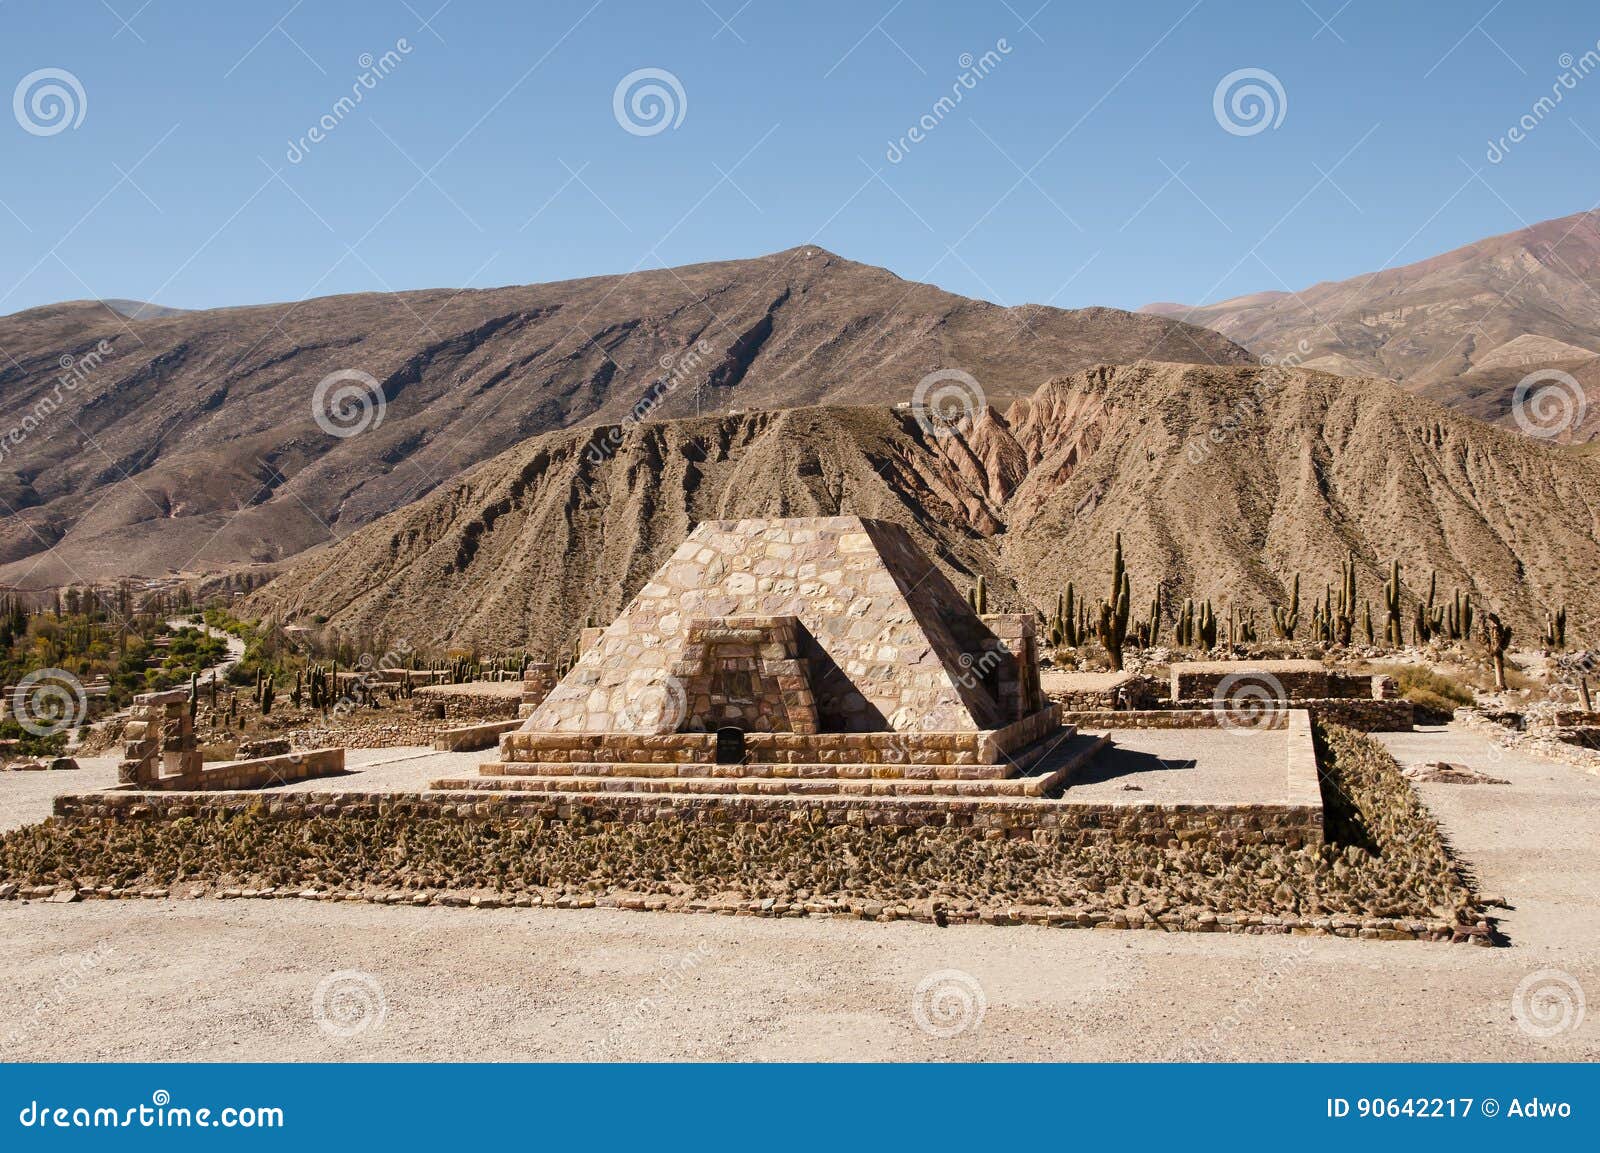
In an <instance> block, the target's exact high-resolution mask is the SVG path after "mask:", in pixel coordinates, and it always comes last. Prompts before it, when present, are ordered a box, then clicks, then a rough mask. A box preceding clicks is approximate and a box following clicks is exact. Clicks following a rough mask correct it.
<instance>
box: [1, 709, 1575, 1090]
mask: <svg viewBox="0 0 1600 1153" xmlns="http://www.w3.org/2000/svg"><path fill="white" fill-rule="evenodd" d="M1386 742H1387V743H1388V744H1389V745H1390V747H1391V748H1393V749H1394V750H1395V752H1396V754H1397V755H1398V756H1399V758H1400V760H1401V762H1402V763H1403V764H1404V763H1409V762H1410V761H1413V760H1423V759H1427V760H1437V759H1449V760H1458V761H1466V762H1467V763H1469V764H1473V765H1475V766H1476V767H1480V768H1483V769H1484V770H1485V771H1489V772H1492V773H1494V775H1497V776H1500V777H1504V778H1507V779H1508V780H1510V781H1511V782H1512V783H1511V784H1509V785H1467V786H1462V785H1423V786H1422V787H1421V789H1422V794H1423V796H1424V797H1425V799H1426V800H1427V802H1428V804H1429V805H1430V806H1431V807H1433V808H1434V809H1435V811H1436V812H1438V813H1439V814H1440V816H1441V818H1442V819H1443V821H1444V824H1445V826H1446V829H1447V831H1448V832H1449V834H1450V836H1451V839H1452V841H1453V843H1454V845H1455V847H1456V849H1457V851H1458V852H1459V853H1460V854H1461V855H1462V856H1463V857H1464V858H1465V859H1466V860H1467V861H1468V862H1469V863H1471V864H1472V865H1473V866H1474V867H1475V868H1476V869H1477V870H1478V871H1479V873H1480V876H1481V879H1482V882H1483V885H1484V887H1485V888H1486V889H1489V890H1498V891H1500V892H1502V893H1504V894H1505V895H1506V896H1507V897H1508V899H1510V900H1511V901H1512V902H1513V903H1514V904H1515V905H1516V906H1517V907H1516V909H1515V910H1513V911H1510V912H1508V913H1507V914H1506V926H1507V929H1508V931H1509V932H1510V933H1511V936H1512V939H1513V942H1514V943H1513V945H1512V946H1511V947H1509V948H1504V949H1483V948H1475V947H1470V946H1456V947H1451V946H1443V945H1432V944H1413V943H1405V942H1363V941H1348V940H1339V939H1322V938H1283V937H1270V938H1269V937H1241V936H1225V935H1215V936H1201V935H1193V934H1163V933H1159V932H1153V931H1138V932H1120V931H1104V932H1102V931H1088V930H1050V929H1034V928H994V927H984V926H960V927H954V928H949V929H938V928H936V927H933V926H927V925H917V924H910V923H896V924H884V925H880V924H862V923H859V922H853V921H822V920H781V921H771V920H761V919H755V918H743V917H740V918H732V917H720V916H692V915H674V914H663V913H624V912H613V911H607V910H586V911H577V910H572V911H564V910H511V909H506V910H493V911H477V910H471V909H449V908H397V907H383V906H373V905H364V904H356V903H339V904H329V903H323V902H311V901H302V900H283V901H270V902H267V901H214V900H196V901H140V902H85V903H79V904H73V905H51V904H28V905H24V904H21V903H19V902H15V901H11V902H0V966H3V967H4V969H5V971H6V972H7V973H8V975H9V977H10V980H9V981H8V986H7V989H6V991H5V992H4V993H0V1057H5V1058H9V1059H18V1058H24V1057H27V1058H38V1059H46V1060H49V1059H163V1058H166V1059H182V1058H197V1059H224V1060H246V1059H249V1060H272V1059H345V1058H348V1059H391V1060H397V1059H416V1060H434V1059H483V1060H516V1059H530V1058H570V1059H584V1058H599V1057H607V1056H616V1057H626V1058H657V1059H666V1060H679V1059H697V1058H698V1059H737V1060H743V1059H789V1058H795V1059H802V1058H820V1059H866V1060H870V1059H879V1058H882V1059H896V1060H899V1059H905V1060H944V1059H961V1060H968V1059H1039V1060H1061V1059H1094V1060H1105V1059H1110V1060H1116V1059H1155V1060H1159V1059H1162V1058H1166V1057H1170V1056H1191V1057H1205V1058H1209V1059H1223V1060H1227V1059H1251V1060H1263V1059H1320V1060H1447V1059H1455V1060H1475V1061H1476V1060H1492V1059H1506V1060H1545V1059H1551V1060H1590V1061H1592V1060H1597V1059H1600V1022H1597V1020H1596V1016H1597V1014H1600V1008H1597V1007H1595V1006H1592V1005H1590V1006H1586V1011H1585V1014H1584V1017H1583V1020H1582V1023H1581V1024H1577V1025H1576V1026H1575V1027H1573V1022H1574V1021H1575V1020H1576V1016H1577V1014H1576V1003H1575V1002H1573V1003H1571V1004H1572V1010H1573V1011H1572V1012H1570V1013H1568V1014H1567V1017H1566V1020H1567V1022H1568V1027H1567V1028H1565V1029H1560V1030H1558V1031H1555V1032H1552V1033H1550V1034H1549V1035H1547V1036H1541V1035H1537V1033H1538V1032H1539V1029H1538V1026H1540V1025H1541V1024H1544V1023H1546V1022H1548V1023H1550V1024H1559V1023H1560V1021H1561V1014H1560V1012H1559V1004H1558V1003H1556V1002H1554V1001H1550V1000H1548V999H1547V1000H1540V999H1539V998H1538V997H1535V996H1532V995H1531V994H1525V996H1524V1002H1523V1003H1524V1006H1525V1007H1532V1009H1533V1013H1532V1014H1529V1013H1525V1014H1524V1021H1526V1022H1527V1023H1528V1025H1531V1026H1532V1028H1530V1027H1526V1026H1525V1025H1524V1024H1523V1023H1519V1020H1518V1018H1517V1016H1516V1014H1515V1012H1514V1008H1513V1003H1514V1000H1515V998H1516V994H1517V990H1518V988H1519V986H1522V987H1523V988H1524V989H1525V990H1531V989H1535V988H1536V989H1538V990H1542V991H1544V992H1545V993H1546V994H1548V995H1551V996H1557V995H1559V994H1560V993H1561V992H1562V991H1564V990H1565V991H1568V992H1569V994H1570V993H1572V992H1573V991H1575V990H1577V989H1581V990H1583V991H1584V993H1585V994H1586V995H1587V997H1588V998H1589V999H1591V1000H1592V999H1593V998H1594V997H1595V996H1597V995H1600V932H1597V931H1596V930H1597V928H1600V921H1597V918H1600V899H1597V896H1596V893H1595V882H1596V878H1597V859H1600V781H1597V780H1596V779H1595V778H1594V777H1591V776H1588V775H1587V774H1584V773H1582V772H1581V771H1579V770H1577V769H1573V768H1569V767H1567V766H1563V765H1559V764H1552V763H1546V762H1543V761H1534V760H1532V759H1531V758H1517V757H1515V756H1513V755H1512V754H1509V753H1505V752H1504V751H1501V753H1500V756H1499V759H1498V760H1496V759H1494V757H1493V754H1491V753H1489V752H1488V751H1487V750H1488V748H1489V746H1488V745H1487V744H1486V743H1485V742H1483V741H1482V740H1481V739H1479V738H1474V737H1472V736H1470V735H1466V734H1462V733H1460V732H1456V731H1453V730H1445V731H1435V732H1428V733H1419V734H1414V735H1396V736H1395V737H1392V738H1386ZM397 767H398V766H397ZM1551 971H1554V973H1555V975H1554V976H1552V975H1551ZM1540 974H1543V975H1542V976H1541V975H1540ZM925 982H926V983H927V991H926V992H924V993H923V994H922V995H921V996H920V997H919V994H918V987H919V985H922V984H924V983H925ZM1564 982H1572V983H1573V984H1570V985H1569V984H1566V983H1564ZM319 986H321V987H322V988H323V990H324V992H323V997H322V1000H321V1006H322V1009H323V1014H322V1023H319V1020H318V1016H317V1005H318V1000H317V990H318V988H319ZM980 1002H981V1004H982V1012H981V1014H980V1013H979V1012H978V1011H977V1006H978V1005H979V1003H980ZM917 1005H920V1006H921V1012H920V1016H919V1012H918V1010H917V1008H916V1006H917ZM1541 1006H1545V1007H1549V1006H1554V1008H1555V1011H1554V1012H1553V1013H1552V1015H1551V1016H1549V1017H1544V1016H1543V1015H1542V1009H1541V1008H1540V1007H1541ZM941 1010H948V1011H949V1012H948V1015H946V1013H945V1012H942V1011H941ZM963 1023H965V1027H964V1028H960V1029H959V1030H956V1026H960V1025H962V1024H963ZM325 1025H328V1026H329V1027H324V1026H325ZM947 1026H948V1027H947ZM336 1033H337V1034H349V1035H335V1034H336Z"/></svg>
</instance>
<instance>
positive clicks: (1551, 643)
mask: <svg viewBox="0 0 1600 1153" xmlns="http://www.w3.org/2000/svg"><path fill="white" fill-rule="evenodd" d="M1544 647H1545V648H1547V649H1555V650H1557V651H1560V650H1561V649H1564V648H1566V647H1567V606H1566V605H1562V606H1561V607H1560V608H1558V609H1557V610H1556V611H1555V612H1553V613H1545V615H1544Z"/></svg>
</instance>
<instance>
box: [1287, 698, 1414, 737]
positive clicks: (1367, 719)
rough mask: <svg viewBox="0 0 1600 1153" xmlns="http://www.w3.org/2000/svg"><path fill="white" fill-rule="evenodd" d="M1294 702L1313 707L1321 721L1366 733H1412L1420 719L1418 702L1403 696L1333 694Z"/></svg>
mask: <svg viewBox="0 0 1600 1153" xmlns="http://www.w3.org/2000/svg"><path fill="white" fill-rule="evenodd" d="M1294 703H1295V707H1296V708H1303V709H1307V710H1309V711H1310V713H1311V717H1312V719H1313V720H1314V721H1316V722H1317V723H1318V724H1334V725H1343V726H1344V727H1345V728H1347V729H1355V730H1356V731H1357V732H1362V733H1409V732H1410V731H1411V730H1412V727H1413V726H1414V725H1415V722H1416V716H1415V706H1414V705H1413V704H1412V703H1411V702H1410V701H1408V700H1405V699H1404V698H1402V697H1396V698H1393V699H1371V700H1368V699H1364V698H1361V697H1330V698H1328V699H1327V700H1320V701H1296V702H1294Z"/></svg>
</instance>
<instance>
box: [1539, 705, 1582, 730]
mask: <svg viewBox="0 0 1600 1153" xmlns="http://www.w3.org/2000/svg"><path fill="white" fill-rule="evenodd" d="M1597 726H1600V713H1590V712H1584V711H1583V710H1582V709H1557V710H1556V711H1555V712H1552V713H1529V714H1527V727H1528V728H1530V729H1547V728H1554V729H1591V728H1595V727H1597Z"/></svg>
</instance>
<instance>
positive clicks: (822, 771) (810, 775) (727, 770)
mask: <svg viewBox="0 0 1600 1153" xmlns="http://www.w3.org/2000/svg"><path fill="white" fill-rule="evenodd" d="M1015 773H1016V770H1015V769H1014V768H1013V767H1012V766H1011V765H1009V764H1003V765H899V764H891V765H883V764H864V763H856V764H838V765H826V764H803V765H791V764H755V763H751V764H743V765H713V764H706V763H703V762H698V761H694V762H677V763H669V764H660V765H654V764H644V763H642V762H635V761H489V762H486V763H484V764H482V765H479V766H478V775H479V776H481V777H499V778H511V777H596V778H603V777H626V778H628V779H630V780H637V779H648V780H674V779H677V780H708V781H720V782H728V781H737V780H777V781H805V780H861V781H867V780H911V781H941V780H942V781H985V780H990V781H992V780H1004V779H1005V778H1007V777H1010V776H1014V775H1015Z"/></svg>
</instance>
